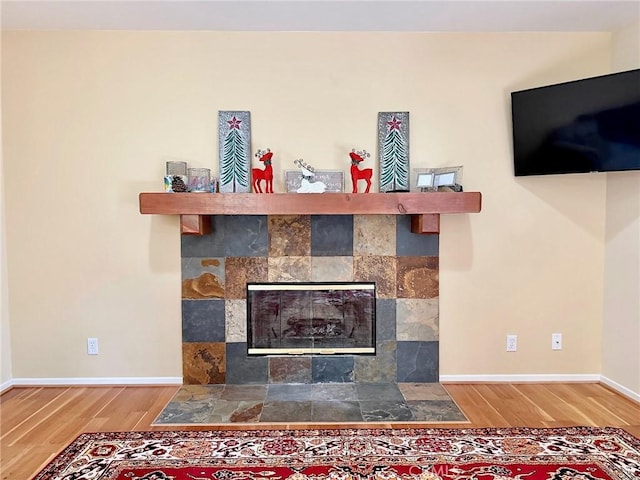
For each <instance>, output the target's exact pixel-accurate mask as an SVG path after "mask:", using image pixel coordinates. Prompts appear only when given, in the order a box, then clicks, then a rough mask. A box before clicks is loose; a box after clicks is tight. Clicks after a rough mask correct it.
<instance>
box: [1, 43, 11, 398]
mask: <svg viewBox="0 0 640 480" xmlns="http://www.w3.org/2000/svg"><path fill="white" fill-rule="evenodd" d="M1 50H2V43H1V39H0V51H1ZM1 72H2V64H1V63H0V89H1V88H2V76H1ZM1 110H2V98H1V97H0V112H1ZM1 150H2V116H1V115H0V391H2V390H3V389H5V388H7V387H8V386H10V383H11V335H10V329H9V290H8V286H9V285H8V279H7V248H6V238H5V230H6V228H5V214H4V204H5V201H4V175H3V174H2V172H3V170H4V167H3V164H4V161H3V156H2V151H1Z"/></svg>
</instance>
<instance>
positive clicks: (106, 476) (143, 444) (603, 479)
mask: <svg viewBox="0 0 640 480" xmlns="http://www.w3.org/2000/svg"><path fill="white" fill-rule="evenodd" d="M639 478H640V440H639V439H638V438H636V437H634V436H632V435H630V434H629V433H627V432H625V431H624V430H621V429H616V428H593V427H571V428H552V429H540V428H491V429H444V428H442V429H441V428H426V429H425V428H415V429H375V428H367V429H323V430H241V431H229V430H225V431H172V432H163V431H157V432H122V433H85V434H82V435H80V436H79V437H78V438H77V439H76V440H75V441H74V442H73V443H72V444H71V445H69V446H68V447H67V448H66V449H65V450H64V451H62V452H61V453H60V454H59V455H58V456H57V457H56V458H55V459H54V460H53V461H52V462H51V463H50V464H49V465H47V466H46V467H45V468H44V470H42V471H41V472H40V473H39V474H38V475H37V476H36V477H35V479H36V480H53V479H58V480H62V479H64V480H81V479H87V480H88V479H93V480H98V479H99V480H253V479H259V480H285V479H286V480H363V479H372V480H414V479H415V480H472V479H473V480H507V479H519V480H542V479H544V480H595V479H598V480H614V479H616V480H617V479H629V480H630V479H639Z"/></svg>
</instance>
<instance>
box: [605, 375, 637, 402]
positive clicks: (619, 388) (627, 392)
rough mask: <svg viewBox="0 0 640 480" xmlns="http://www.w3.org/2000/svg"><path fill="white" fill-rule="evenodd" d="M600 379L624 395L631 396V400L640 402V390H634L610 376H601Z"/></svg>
mask: <svg viewBox="0 0 640 480" xmlns="http://www.w3.org/2000/svg"><path fill="white" fill-rule="evenodd" d="M600 381H601V382H602V383H604V384H605V385H606V386H607V387H609V388H611V389H613V390H615V391H616V392H618V393H619V394H621V395H624V396H625V397H628V398H630V399H631V400H634V401H636V402H638V403H640V393H638V392H634V391H633V390H631V389H629V388H627V387H625V386H623V385H620V384H619V383H617V382H614V381H613V380H611V379H610V378H607V377H604V376H603V377H600Z"/></svg>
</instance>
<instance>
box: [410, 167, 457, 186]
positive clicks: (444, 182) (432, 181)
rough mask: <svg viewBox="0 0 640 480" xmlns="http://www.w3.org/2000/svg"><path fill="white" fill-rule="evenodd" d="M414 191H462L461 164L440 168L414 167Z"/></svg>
mask: <svg viewBox="0 0 640 480" xmlns="http://www.w3.org/2000/svg"><path fill="white" fill-rule="evenodd" d="M412 175H413V179H414V180H413V182H412V184H411V190H412V191H414V192H437V191H438V190H453V191H456V192H459V191H462V187H461V185H460V182H461V180H462V166H455V167H440V168H416V169H413V170H412Z"/></svg>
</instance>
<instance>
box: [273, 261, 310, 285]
mask: <svg viewBox="0 0 640 480" xmlns="http://www.w3.org/2000/svg"><path fill="white" fill-rule="evenodd" d="M268 265H269V273H268V276H267V279H268V281H269V282H310V281H311V257H269V259H268Z"/></svg>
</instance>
